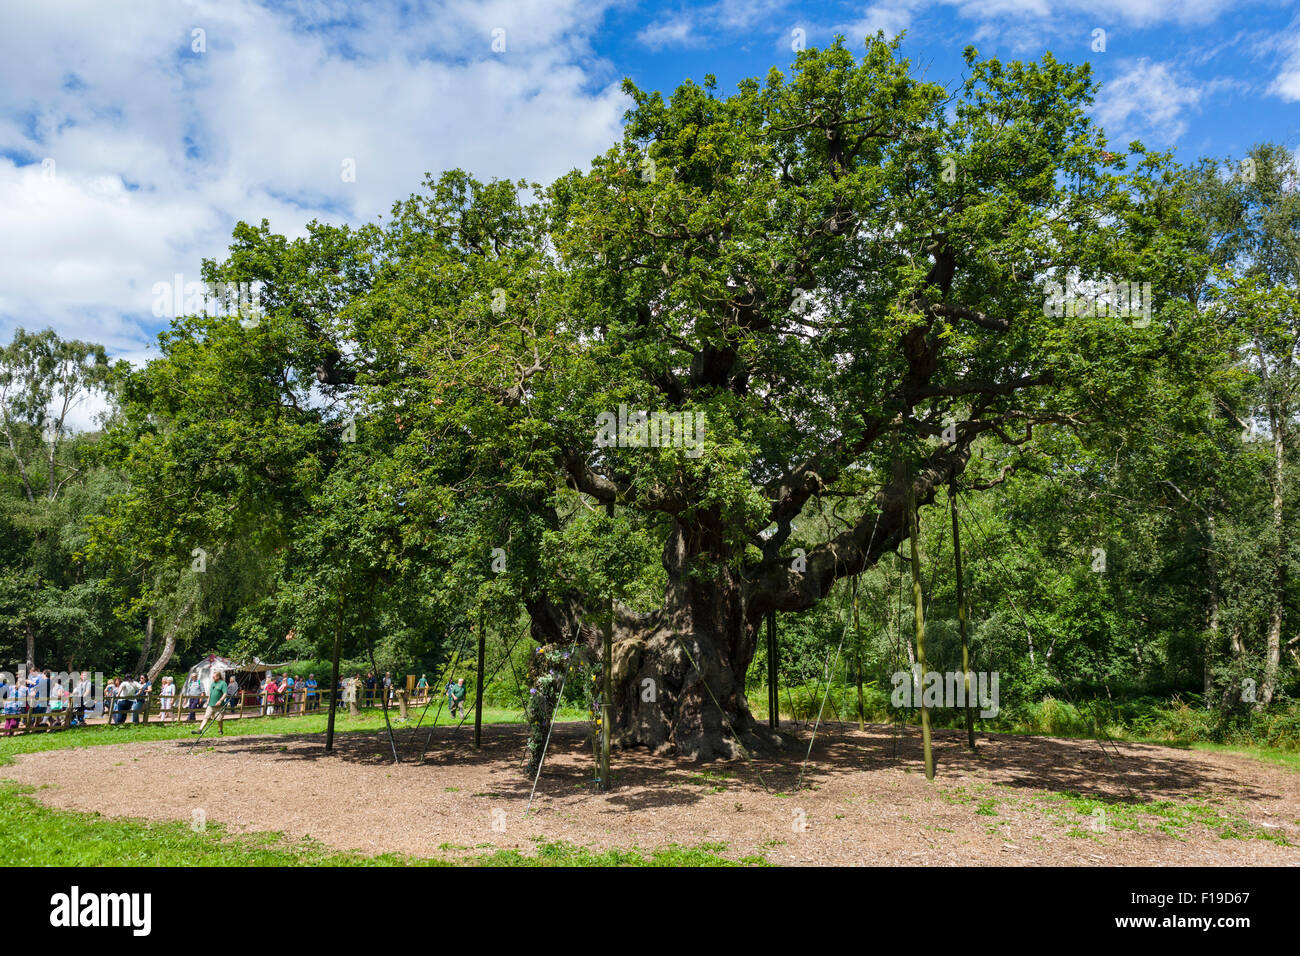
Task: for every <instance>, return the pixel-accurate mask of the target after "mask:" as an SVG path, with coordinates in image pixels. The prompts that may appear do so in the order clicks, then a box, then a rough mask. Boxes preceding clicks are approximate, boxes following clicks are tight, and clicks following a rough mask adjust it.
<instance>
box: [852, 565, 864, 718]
mask: <svg viewBox="0 0 1300 956" xmlns="http://www.w3.org/2000/svg"><path fill="white" fill-rule="evenodd" d="M853 635H854V638H853V643H854V649H855V654H854V657H856V658H857V665H858V730H866V729H867V722H866V708H865V707H864V706H863V704H862V622H861V621H860V620H859V619H858V576H857V575H856V574H855V575H853Z"/></svg>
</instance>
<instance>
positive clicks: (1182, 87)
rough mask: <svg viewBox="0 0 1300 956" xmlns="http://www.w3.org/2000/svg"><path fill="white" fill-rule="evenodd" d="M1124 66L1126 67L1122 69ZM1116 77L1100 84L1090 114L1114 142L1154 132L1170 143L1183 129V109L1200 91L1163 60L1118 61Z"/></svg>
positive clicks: (1197, 100)
mask: <svg viewBox="0 0 1300 956" xmlns="http://www.w3.org/2000/svg"><path fill="white" fill-rule="evenodd" d="M1125 67H1127V68H1126V69H1125ZM1121 69H1122V70H1123V72H1121V73H1120V74H1119V75H1118V76H1117V77H1115V78H1114V79H1111V80H1107V81H1105V82H1103V83H1102V89H1101V93H1100V94H1099V95H1098V97H1097V102H1096V106H1095V108H1094V110H1093V115H1094V116H1095V117H1096V119H1097V120H1098V122H1100V123H1101V125H1102V126H1103V127H1104V128H1105V130H1106V135H1107V137H1108V138H1109V139H1110V140H1111V142H1114V143H1128V142H1130V141H1132V140H1134V139H1142V138H1144V137H1149V136H1152V135H1154V136H1155V137H1157V138H1158V139H1160V140H1161V141H1162V142H1161V143H1159V144H1158V145H1170V144H1172V143H1173V142H1174V141H1175V140H1177V139H1178V138H1179V137H1180V136H1182V135H1183V133H1184V132H1185V131H1186V129H1187V120H1186V118H1185V115H1184V114H1185V111H1186V110H1187V109H1189V108H1191V107H1195V106H1196V105H1197V104H1198V103H1199V102H1200V101H1201V98H1202V96H1203V94H1204V92H1205V91H1204V90H1202V89H1201V88H1199V87H1196V86H1194V85H1192V84H1191V83H1190V82H1189V81H1187V80H1185V79H1184V78H1183V77H1181V76H1180V75H1179V74H1178V73H1177V71H1176V70H1174V69H1173V68H1172V67H1170V66H1169V65H1168V64H1165V63H1152V62H1150V61H1149V60H1148V59H1146V58H1145V57H1144V58H1142V59H1140V60H1137V61H1136V62H1133V63H1131V64H1129V63H1123V64H1121Z"/></svg>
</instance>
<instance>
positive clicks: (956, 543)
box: [948, 478, 975, 750]
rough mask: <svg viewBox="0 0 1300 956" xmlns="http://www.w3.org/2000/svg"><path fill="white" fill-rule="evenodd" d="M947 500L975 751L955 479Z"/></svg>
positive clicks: (970, 732)
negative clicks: (950, 505)
mask: <svg viewBox="0 0 1300 956" xmlns="http://www.w3.org/2000/svg"><path fill="white" fill-rule="evenodd" d="M948 499H949V501H950V502H951V503H952V562H953V571H954V573H955V574H956V575H957V629H958V630H959V631H960V632H961V673H962V680H963V681H965V684H966V743H967V745H968V746H969V747H970V749H971V750H974V749H975V714H974V711H973V710H972V709H971V700H970V693H971V688H970V644H969V643H967V640H966V619H967V617H968V616H969V611H968V610H967V607H966V586H965V584H964V582H963V581H962V576H961V534H960V532H958V530H957V479H956V478H952V479H950V480H949V482H948Z"/></svg>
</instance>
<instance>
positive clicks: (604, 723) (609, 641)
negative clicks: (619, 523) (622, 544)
mask: <svg viewBox="0 0 1300 956" xmlns="http://www.w3.org/2000/svg"><path fill="white" fill-rule="evenodd" d="M605 515H606V516H607V517H609V518H610V519H612V518H613V517H614V504H613V502H610V503H609V504H607V505H605ZM604 637H605V639H604V645H605V646H604V653H603V654H602V657H603V660H602V661H601V671H602V673H601V677H602V680H601V685H600V686H601V690H600V764H599V769H598V772H599V774H600V789H601V790H603V791H608V790H609V783H610V781H609V773H610V771H609V739H610V734H611V733H612V731H613V723H614V706H613V701H614V598H613V597H612V596H611V597H610V599H609V624H608V625H606V627H605V636H604Z"/></svg>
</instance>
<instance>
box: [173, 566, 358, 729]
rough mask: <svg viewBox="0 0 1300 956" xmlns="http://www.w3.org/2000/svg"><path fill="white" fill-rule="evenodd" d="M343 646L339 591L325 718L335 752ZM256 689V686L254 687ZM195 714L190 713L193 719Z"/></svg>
mask: <svg viewBox="0 0 1300 956" xmlns="http://www.w3.org/2000/svg"><path fill="white" fill-rule="evenodd" d="M342 647H343V592H342V591H339V613H338V617H336V618H335V619H334V657H333V660H332V666H331V667H330V712H329V716H328V717H326V718H325V752H326V753H333V752H334V715H335V714H336V713H337V712H338V709H339V708H338V701H337V700H336V699H335V698H337V697H338V694H339V651H340V650H341V649H342ZM254 689H256V688H254ZM193 716H194V715H193V714H191V715H190V717H191V719H192V718H193Z"/></svg>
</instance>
